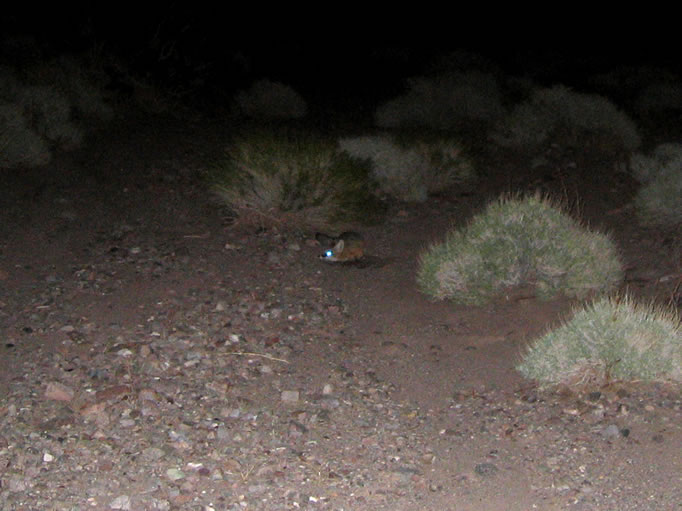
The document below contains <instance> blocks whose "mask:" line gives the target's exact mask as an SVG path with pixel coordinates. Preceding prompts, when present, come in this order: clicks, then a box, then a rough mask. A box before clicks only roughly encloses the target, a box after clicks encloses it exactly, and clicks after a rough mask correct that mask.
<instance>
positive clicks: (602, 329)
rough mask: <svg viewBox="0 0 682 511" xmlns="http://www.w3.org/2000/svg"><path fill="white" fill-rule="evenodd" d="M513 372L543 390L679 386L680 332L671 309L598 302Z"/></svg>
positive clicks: (531, 350)
mask: <svg viewBox="0 0 682 511" xmlns="http://www.w3.org/2000/svg"><path fill="white" fill-rule="evenodd" d="M517 368H518V370H519V371H520V372H521V373H522V374H523V375H524V376H526V377H528V378H534V379H536V380H538V381H539V382H541V383H542V384H545V385H546V384H557V383H564V384H582V383H598V384H605V383H610V382H612V381H613V380H644V381H663V380H674V381H678V382H680V381H682V330H681V329H680V318H679V316H678V315H677V314H676V313H675V312H674V311H672V310H670V309H663V308H661V307H656V306H654V305H652V304H649V305H643V304H637V303H635V302H634V301H633V300H632V299H631V298H630V297H628V296H625V297H618V298H602V299H600V300H597V301H595V302H593V303H591V304H590V305H587V306H583V307H581V308H579V309H578V310H577V311H575V313H574V315H573V317H572V318H571V319H570V320H568V321H567V322H565V323H564V324H563V325H562V326H560V327H559V328H556V329H554V330H552V331H550V332H548V333H547V334H545V335H544V336H542V337H541V338H539V339H538V340H537V341H535V342H533V343H532V344H531V345H530V346H529V347H528V348H527V351H526V353H525V355H524V356H523V360H522V362H521V363H520V364H519V365H518V367H517Z"/></svg>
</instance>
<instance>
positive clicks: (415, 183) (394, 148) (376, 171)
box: [339, 135, 474, 202]
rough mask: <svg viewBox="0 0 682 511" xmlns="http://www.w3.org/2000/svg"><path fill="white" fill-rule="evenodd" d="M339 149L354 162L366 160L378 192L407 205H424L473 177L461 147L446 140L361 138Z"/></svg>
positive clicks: (349, 140) (346, 140) (341, 142)
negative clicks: (418, 203)
mask: <svg viewBox="0 0 682 511" xmlns="http://www.w3.org/2000/svg"><path fill="white" fill-rule="evenodd" d="M339 148H340V149H341V151H342V152H345V153H347V154H349V155H350V156H351V157H353V158H356V159H364V160H369V161H370V162H371V165H372V177H373V179H374V180H375V181H376V182H377V184H378V186H379V190H380V192H381V193H383V194H386V195H389V196H391V197H394V198H397V199H399V200H403V201H407V202H423V201H425V200H426V198H427V196H428V194H430V193H438V192H442V191H445V190H447V189H448V188H449V187H451V186H453V185H455V184H458V183H462V182H465V181H469V180H471V179H472V178H473V177H474V169H473V165H472V164H471V162H470V161H469V160H468V159H467V158H466V157H465V156H463V154H462V150H461V147H460V145H459V144H458V143H457V142H456V141H454V140H449V139H447V138H442V137H441V138H435V139H426V138H421V139H419V138H414V137H412V138H409V139H405V138H403V139H401V140H397V139H396V137H394V136H391V135H372V136H361V137H351V138H344V139H341V140H339Z"/></svg>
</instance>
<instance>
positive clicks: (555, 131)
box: [491, 85, 641, 153]
mask: <svg viewBox="0 0 682 511" xmlns="http://www.w3.org/2000/svg"><path fill="white" fill-rule="evenodd" d="M491 139H492V140H494V141H495V142H497V143H498V144H499V145H501V146H504V147H515V148H520V149H537V148H538V146H543V145H548V144H559V145H560V146H562V147H571V148H579V149H581V150H583V151H585V150H590V149H591V150H595V151H600V152H605V151H606V152H611V153H622V152H625V153H630V152H632V151H634V150H636V149H637V148H638V147H639V145H640V143H641V138H640V135H639V131H638V129H637V126H636V124H635V123H634V121H632V119H630V117H628V116H627V115H626V114H625V113H624V112H622V111H621V110H619V109H618V108H617V107H616V106H615V105H614V104H613V103H611V102H610V101H609V100H608V99H606V98H605V97H603V96H599V95H597V94H587V93H580V92H575V91H573V90H571V89H570V88H568V87H565V86H563V85H558V86H554V87H551V88H547V89H537V90H536V91H535V92H534V93H533V94H532V95H531V97H530V99H528V100H527V101H524V102H523V103H521V104H519V105H517V106H516V107H515V108H514V109H513V110H512V111H511V112H510V114H509V115H508V116H506V117H505V118H504V119H502V120H501V121H500V122H498V123H497V125H496V126H495V128H494V129H493V131H492V132H491Z"/></svg>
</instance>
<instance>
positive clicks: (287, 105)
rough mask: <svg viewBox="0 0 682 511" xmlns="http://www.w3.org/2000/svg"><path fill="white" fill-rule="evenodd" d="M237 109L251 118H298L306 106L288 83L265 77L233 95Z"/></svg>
mask: <svg viewBox="0 0 682 511" xmlns="http://www.w3.org/2000/svg"><path fill="white" fill-rule="evenodd" d="M235 106H236V108H237V111H238V112H239V113H240V114H241V115H244V116H246V117H249V118H252V119H300V118H302V117H305V115H306V113H307V111H308V107H307V105H306V102H305V100H304V99H303V98H302V97H301V96H300V95H299V94H298V93H297V92H296V91H295V90H294V89H293V88H291V87H290V86H289V85H285V84H283V83H279V82H273V81H270V80H267V79H263V80H258V81H256V82H254V83H253V84H252V85H251V87H250V88H249V89H247V90H243V91H240V92H238V93H237V95H236V96H235Z"/></svg>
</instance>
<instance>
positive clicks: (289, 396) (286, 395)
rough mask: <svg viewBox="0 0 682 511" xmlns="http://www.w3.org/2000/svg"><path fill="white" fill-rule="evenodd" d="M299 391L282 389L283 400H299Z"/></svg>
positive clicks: (291, 401)
mask: <svg viewBox="0 0 682 511" xmlns="http://www.w3.org/2000/svg"><path fill="white" fill-rule="evenodd" d="M298 398H299V392H298V390H283V391H282V397H281V399H282V401H284V402H285V403H296V402H298Z"/></svg>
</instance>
